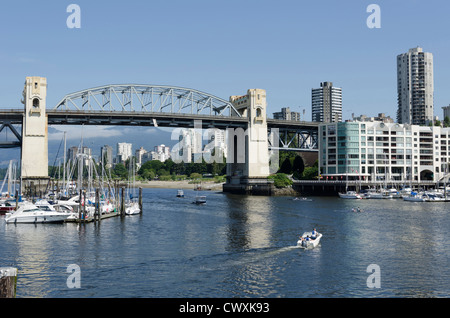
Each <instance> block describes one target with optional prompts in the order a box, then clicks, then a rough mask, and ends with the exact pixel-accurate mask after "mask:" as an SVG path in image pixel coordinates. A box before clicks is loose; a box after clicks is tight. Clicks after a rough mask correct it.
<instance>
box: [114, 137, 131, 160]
mask: <svg viewBox="0 0 450 318" xmlns="http://www.w3.org/2000/svg"><path fill="white" fill-rule="evenodd" d="M131 148H132V144H129V143H126V142H119V143H118V144H117V158H118V161H119V162H124V161H126V160H127V159H128V158H130V157H131V156H132V155H133V154H132V151H131Z"/></svg>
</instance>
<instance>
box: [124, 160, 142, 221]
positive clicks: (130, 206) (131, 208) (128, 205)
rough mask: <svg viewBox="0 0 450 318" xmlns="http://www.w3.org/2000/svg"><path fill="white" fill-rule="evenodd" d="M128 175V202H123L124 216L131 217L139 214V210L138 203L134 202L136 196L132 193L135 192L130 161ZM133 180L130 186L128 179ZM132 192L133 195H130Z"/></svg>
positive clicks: (134, 177) (132, 168) (132, 165)
mask: <svg viewBox="0 0 450 318" xmlns="http://www.w3.org/2000/svg"><path fill="white" fill-rule="evenodd" d="M129 170H130V173H129V178H128V179H129V182H128V191H127V192H128V200H127V202H125V214H128V215H133V214H139V213H141V208H140V207H139V202H137V201H136V196H135V195H134V192H135V190H136V187H135V180H136V176H135V171H134V162H133V161H132V160H130V169H129ZM131 178H133V179H132V180H133V184H131V181H130V179H131ZM132 192H133V193H132Z"/></svg>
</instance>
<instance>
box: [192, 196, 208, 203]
mask: <svg viewBox="0 0 450 318" xmlns="http://www.w3.org/2000/svg"><path fill="white" fill-rule="evenodd" d="M193 203H195V204H205V203H206V196H204V195H198V196H196V197H195V201H194V202H193Z"/></svg>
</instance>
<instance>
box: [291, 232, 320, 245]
mask: <svg viewBox="0 0 450 318" xmlns="http://www.w3.org/2000/svg"><path fill="white" fill-rule="evenodd" d="M312 237H313V235H312V232H305V233H303V235H302V236H301V237H300V239H299V240H298V241H297V246H298V247H301V248H314V247H316V246H317V245H319V243H320V239H321V238H322V234H321V233H318V232H317V235H316V238H314V239H313V238H312Z"/></svg>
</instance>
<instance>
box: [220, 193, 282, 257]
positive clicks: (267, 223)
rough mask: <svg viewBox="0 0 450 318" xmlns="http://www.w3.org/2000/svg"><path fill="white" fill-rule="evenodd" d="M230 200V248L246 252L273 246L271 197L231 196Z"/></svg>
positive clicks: (228, 232) (228, 235)
mask: <svg viewBox="0 0 450 318" xmlns="http://www.w3.org/2000/svg"><path fill="white" fill-rule="evenodd" d="M230 197H232V199H231V200H228V208H227V212H228V230H227V239H228V248H229V250H232V251H234V250H237V251H239V250H244V249H250V248H262V247H267V246H270V245H271V233H272V226H273V224H272V217H271V213H272V212H273V209H272V206H271V200H270V198H269V197H255V196H230Z"/></svg>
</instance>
